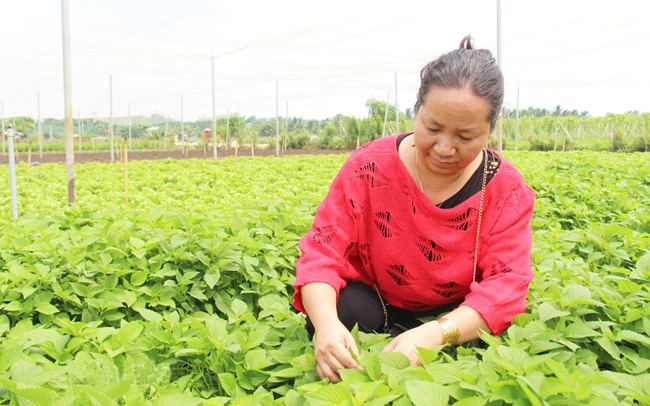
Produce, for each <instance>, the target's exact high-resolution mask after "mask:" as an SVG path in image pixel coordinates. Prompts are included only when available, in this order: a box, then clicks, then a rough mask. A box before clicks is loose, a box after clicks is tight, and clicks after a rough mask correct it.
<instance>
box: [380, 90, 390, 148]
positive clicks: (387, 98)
mask: <svg viewBox="0 0 650 406" xmlns="http://www.w3.org/2000/svg"><path fill="white" fill-rule="evenodd" d="M388 106H390V90H389V91H388V97H386V111H385V112H384V129H383V130H381V138H384V136H386V121H388Z"/></svg>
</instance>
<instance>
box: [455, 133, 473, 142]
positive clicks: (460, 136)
mask: <svg viewBox="0 0 650 406" xmlns="http://www.w3.org/2000/svg"><path fill="white" fill-rule="evenodd" d="M458 137H459V138H460V139H461V140H463V141H469V140H471V138H467V137H463V136H462V135H460V134H459V135H458Z"/></svg>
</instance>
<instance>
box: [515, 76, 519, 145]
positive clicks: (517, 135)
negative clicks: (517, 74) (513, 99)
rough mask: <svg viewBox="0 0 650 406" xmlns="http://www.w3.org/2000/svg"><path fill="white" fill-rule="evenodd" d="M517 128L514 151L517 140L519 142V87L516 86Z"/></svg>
mask: <svg viewBox="0 0 650 406" xmlns="http://www.w3.org/2000/svg"><path fill="white" fill-rule="evenodd" d="M516 117H517V121H516V124H517V126H516V127H515V151H516V150H517V140H519V86H517V116H516Z"/></svg>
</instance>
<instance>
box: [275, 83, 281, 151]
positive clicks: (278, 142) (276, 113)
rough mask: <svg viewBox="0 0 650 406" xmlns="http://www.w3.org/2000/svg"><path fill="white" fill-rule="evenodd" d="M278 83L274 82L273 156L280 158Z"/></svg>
mask: <svg viewBox="0 0 650 406" xmlns="http://www.w3.org/2000/svg"><path fill="white" fill-rule="evenodd" d="M278 89H279V87H278V81H277V80H276V81H275V156H280V107H279V106H280V104H279V103H280V102H279V100H278V98H279V92H278Z"/></svg>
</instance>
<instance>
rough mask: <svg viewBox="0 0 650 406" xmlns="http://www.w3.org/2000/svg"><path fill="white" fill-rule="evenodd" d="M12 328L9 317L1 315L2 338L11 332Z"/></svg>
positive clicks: (0, 331)
mask: <svg viewBox="0 0 650 406" xmlns="http://www.w3.org/2000/svg"><path fill="white" fill-rule="evenodd" d="M10 328H11V322H10V321H9V317H7V315H5V314H0V336H2V334H4V333H5V332H6V331H9V329H10Z"/></svg>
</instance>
